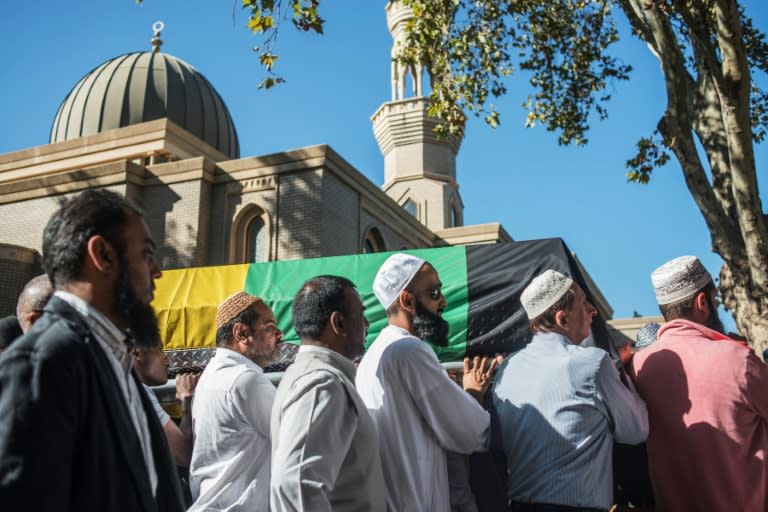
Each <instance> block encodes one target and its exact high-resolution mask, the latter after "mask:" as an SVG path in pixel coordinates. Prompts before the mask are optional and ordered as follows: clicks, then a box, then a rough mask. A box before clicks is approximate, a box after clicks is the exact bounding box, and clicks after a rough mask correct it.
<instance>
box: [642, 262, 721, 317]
mask: <svg viewBox="0 0 768 512" xmlns="http://www.w3.org/2000/svg"><path fill="white" fill-rule="evenodd" d="M651 282H652V283H653V290H654V291H655V292H656V302H658V303H659V305H661V306H663V305H664V304H673V303H675V302H679V301H681V300H685V299H688V298H690V297H693V296H694V295H695V294H696V293H697V292H699V291H700V290H701V289H702V288H704V287H705V286H706V285H707V284H709V283H711V282H712V276H711V275H709V272H707V269H705V268H704V265H702V264H701V262H700V261H699V258H697V257H696V256H680V257H679V258H675V259H673V260H670V261H668V262H666V263H665V264H663V265H662V266H660V267H659V268H657V269H656V270H654V271H653V273H652V274H651Z"/></svg>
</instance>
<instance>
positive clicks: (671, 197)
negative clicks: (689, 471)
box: [0, 0, 768, 328]
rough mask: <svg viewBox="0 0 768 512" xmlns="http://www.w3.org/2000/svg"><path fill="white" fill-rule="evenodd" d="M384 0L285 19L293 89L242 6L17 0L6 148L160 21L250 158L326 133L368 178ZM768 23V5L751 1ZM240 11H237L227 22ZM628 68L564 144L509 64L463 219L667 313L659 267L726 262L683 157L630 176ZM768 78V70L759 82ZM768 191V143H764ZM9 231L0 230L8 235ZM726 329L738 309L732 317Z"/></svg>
mask: <svg viewBox="0 0 768 512" xmlns="http://www.w3.org/2000/svg"><path fill="white" fill-rule="evenodd" d="M385 3H386V2H385V1H384V0H358V1H356V2H351V1H349V0H347V1H332V0H325V1H324V2H322V4H321V8H322V15H323V17H324V18H325V19H326V20H327V22H326V26H325V32H326V34H325V35H324V36H316V35H312V34H299V33H297V32H296V31H295V30H294V29H293V27H292V26H291V25H290V24H289V23H285V24H283V25H282V27H281V31H280V36H279V47H278V48H277V53H278V54H279V55H280V56H281V59H280V60H279V61H278V64H277V70H278V71H279V72H280V73H281V74H282V76H284V77H285V78H286V79H287V83H286V84H284V85H283V86H281V87H279V88H277V89H275V90H272V91H269V92H263V91H258V90H257V89H256V85H257V84H258V82H259V81H260V80H261V78H262V71H261V68H260V66H259V65H258V62H257V57H256V54H255V53H254V52H253V51H252V50H251V47H253V46H254V45H255V44H257V41H256V40H255V39H254V38H253V37H252V36H251V35H250V34H249V33H248V31H247V30H246V29H245V28H244V25H245V23H246V16H245V13H244V12H242V11H241V10H240V8H239V5H240V2H239V0H237V1H234V0H233V1H232V2H213V1H211V0H208V1H203V0H188V1H186V2H181V1H179V0H145V1H144V3H143V4H142V5H136V4H135V3H134V2H133V1H132V0H110V1H106V2H105V1H104V0H101V1H97V0H78V1H75V2H53V1H50V0H43V1H42V2H13V3H11V4H9V5H8V6H7V9H6V10H5V13H4V15H3V16H2V19H0V43H2V48H3V50H4V51H3V52H2V55H1V56H0V64H2V65H0V83H2V84H3V94H2V95H0V113H1V114H0V115H1V116H2V117H1V118H0V119H2V121H0V154H2V153H6V152H10V151H14V150H19V149H23V148H27V147H31V146H37V145H40V144H45V143H47V141H48V136H49V132H50V128H51V123H52V121H53V118H54V116H55V115H56V110H57V109H58V106H59V104H60V103H61V101H62V100H63V99H64V97H65V96H66V95H67V93H68V92H69V90H70V89H71V88H72V87H73V86H74V85H75V84H76V83H77V81H78V80H79V79H80V78H82V76H83V75H85V74H87V73H88V72H89V71H90V70H92V69H93V68H95V67H96V66H98V65H99V64H101V63H102V62H104V61H105V60H108V59H110V58H112V57H115V56H117V55H120V54H122V53H127V52H132V51H141V50H149V49H150V44H149V41H150V39H151V37H152V31H151V25H152V23H153V22H155V21H156V20H163V22H164V23H165V25H166V28H165V30H164V32H163V36H162V38H163V40H164V42H165V45H164V46H163V51H166V52H167V53H170V54H172V55H175V56H176V57H179V58H181V59H183V60H185V61H187V62H188V63H190V64H192V65H193V66H194V67H196V68H197V69H198V70H199V71H201V72H202V73H203V74H204V75H205V76H206V77H207V78H208V80H209V81H210V82H211V83H212V84H213V85H214V87H216V89H217V90H218V91H219V93H220V94H221V96H222V97H223V99H224V101H225V102H226V103H227V105H228V107H229V110H230V112H231V114H232V116H233V118H234V122H235V126H236V128H237V130H238V135H239V138H240V146H241V154H242V155H243V156H254V155H261V154H266V153H271V152H277V151H284V150H288V149H293V148H298V147H301V146H306V145H311V144H329V145H330V146H331V147H333V148H334V149H335V150H336V151H337V152H339V153H340V154H341V155H342V156H343V157H344V158H345V159H347V160H348V161H349V162H350V163H352V164H353V165H354V166H355V167H356V168H357V169H359V170H360V171H361V172H362V173H363V174H365V175H366V176H367V177H368V178H369V179H370V180H371V181H373V182H374V183H376V184H378V185H380V184H381V183H382V181H383V172H384V171H383V159H382V157H381V155H380V153H379V149H378V146H377V144H376V141H375V139H374V137H373V133H372V130H371V123H370V115H371V114H373V112H374V111H375V110H376V109H377V108H378V107H379V106H380V105H381V103H383V102H385V101H387V100H389V94H390V86H389V79H390V78H389V69H390V67H389V52H390V45H391V38H390V36H389V33H388V32H387V28H386V18H385V13H384V6H385ZM744 3H745V5H746V8H747V13H748V14H749V15H751V16H752V17H753V18H754V19H755V21H756V24H757V26H758V27H760V28H762V29H763V30H768V5H766V3H765V2H764V1H763V0H750V1H747V2H744ZM233 13H234V20H233ZM616 53H617V54H618V55H621V56H622V58H623V60H624V61H625V62H626V63H629V64H632V66H633V67H634V71H633V73H632V77H631V81H630V82H624V83H619V84H617V85H616V87H615V91H614V94H613V99H612V101H611V102H610V103H609V105H608V109H609V118H608V120H607V121H605V122H602V123H597V122H596V123H594V125H593V129H592V131H591V132H590V134H589V140H590V143H589V144H588V145H587V146H586V147H582V148H576V147H559V146H558V145H557V142H556V135H555V134H553V133H549V132H547V131H546V130H544V129H543V128H534V129H526V128H524V126H523V123H524V119H525V111H524V110H523V109H522V108H521V104H522V103H523V102H524V101H525V99H526V97H527V94H528V92H529V90H528V88H527V87H526V85H527V81H526V79H525V77H524V76H523V75H521V74H515V75H513V76H512V77H511V79H510V82H509V86H510V87H509V93H508V94H507V96H506V97H505V98H503V99H502V100H501V101H498V102H497V103H496V104H497V107H498V109H499V110H500V111H501V112H502V124H501V126H500V127H499V128H497V129H496V130H492V129H491V128H488V127H487V126H485V125H484V123H482V122H481V121H479V120H472V121H471V122H470V123H469V126H468V129H467V135H466V138H465V140H464V142H463V144H462V147H461V151H460V153H459V157H458V162H457V169H458V171H457V172H458V181H459V185H460V193H461V195H462V199H463V201H464V207H465V210H464V220H465V223H466V224H477V223H486V222H501V223H502V224H503V225H504V227H505V228H506V229H507V231H508V232H509V233H510V234H511V235H512V237H513V238H515V239H516V240H526V239H533V238H544V237H553V236H559V237H562V238H563V239H564V240H565V241H566V243H567V244H568V246H569V247H570V249H571V250H572V251H573V252H574V253H576V255H577V256H578V258H579V259H580V260H581V261H582V262H583V263H584V265H585V267H586V268H587V270H588V271H589V273H590V274H591V275H592V277H593V279H594V280H595V282H596V283H597V284H598V286H599V287H600V289H601V290H602V292H603V293H604V295H605V296H606V297H607V298H608V300H609V302H610V303H611V305H612V306H613V308H614V310H615V312H614V318H622V317H627V316H631V315H632V313H633V311H638V312H640V313H641V314H644V315H655V314H657V311H658V310H657V307H656V304H655V300H654V296H653V290H652V288H651V285H650V277H649V276H650V273H651V272H652V271H653V269H654V268H656V267H657V266H658V265H660V264H661V263H663V262H664V261H666V260H668V259H671V258H673V257H675V256H679V255H683V254H694V255H697V256H699V257H701V258H702V261H703V262H704V264H705V265H706V266H707V268H708V269H709V270H710V272H712V273H713V274H717V272H718V271H719V266H720V260H719V258H718V257H717V256H716V255H714V254H712V253H711V252H710V249H709V248H710V240H709V233H708V232H707V230H706V228H705V225H704V222H703V220H702V218H701V215H700V213H699V212H698V210H697V209H696V206H695V204H694V202H693V199H692V198H691V196H690V195H689V193H688V191H687V189H686V188H685V185H684V182H683V179H682V174H681V172H680V169H679V166H678V165H677V164H676V163H675V162H674V161H673V162H672V163H671V164H669V165H668V166H667V167H665V168H664V169H662V170H660V171H657V173H656V174H655V175H654V177H653V179H652V181H651V184H650V185H648V186H640V185H635V184H630V183H627V181H626V177H625V172H626V171H625V168H624V162H625V161H626V160H627V158H629V157H630V156H632V154H633V149H634V144H635V142H636V141H637V139H638V138H639V137H641V136H646V135H649V134H650V133H651V132H652V131H653V129H654V127H655V125H656V123H657V121H658V119H659V117H660V115H661V114H662V112H663V108H664V103H665V98H664V90H663V82H662V78H661V74H660V72H659V66H658V63H657V62H656V60H655V59H654V58H653V56H652V55H651V54H650V52H649V51H648V50H647V49H646V47H645V46H644V45H643V44H641V43H640V42H639V41H637V40H635V39H632V38H631V37H630V36H628V34H627V33H626V32H625V38H624V41H622V42H621V43H620V44H619V45H618V46H617V49H616ZM756 78H757V79H758V80H759V81H761V83H763V84H765V83H766V77H765V76H758V77H756ZM756 155H757V168H758V179H759V181H760V186H761V190H762V191H763V194H762V196H763V198H764V200H765V190H766V187H768V176H766V175H767V174H768V173H767V172H766V169H767V168H768V156H767V154H766V147H765V144H763V145H760V146H757V147H756ZM0 236H1V231H0ZM724 320H727V323H726V325H727V327H729V328H732V326H733V322H732V321H730V315H727V314H726V315H724Z"/></svg>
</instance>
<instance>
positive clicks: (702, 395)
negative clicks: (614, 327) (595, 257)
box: [631, 320, 768, 512]
mask: <svg viewBox="0 0 768 512" xmlns="http://www.w3.org/2000/svg"><path fill="white" fill-rule="evenodd" d="M631 373H632V377H633V379H634V381H635V384H636V385H637V389H638V391H639V392H640V395H641V396H642V397H643V398H644V399H645V402H646V404H647V406H648V417H649V424H650V432H649V435H648V458H649V466H650V472H651V480H652V481H653V486H654V492H655V494H656V505H657V511H659V512H664V511H683V510H685V511H688V510H691V511H693V510H707V511H724V512H725V511H727V512H732V511H766V510H768V461H767V460H766V455H767V452H768V366H766V365H765V364H764V363H763V362H762V361H760V360H759V359H758V358H757V357H756V356H755V354H754V352H753V351H752V349H750V348H749V347H748V346H747V344H746V343H742V342H739V341H735V340H732V339H731V338H728V337H727V336H724V335H722V334H720V333H718V332H715V331H713V330H711V329H708V328H707V327H704V326H703V325H699V324H696V323H693V322H689V321H687V320H673V321H671V322H669V323H667V324H665V325H664V326H663V327H662V328H661V329H660V330H659V333H658V340H657V341H656V342H655V343H654V344H652V345H651V346H650V347H648V348H646V349H644V350H641V351H640V352H638V353H637V354H635V356H634V358H633V361H632V368H631Z"/></svg>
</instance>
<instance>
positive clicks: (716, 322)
mask: <svg viewBox="0 0 768 512" xmlns="http://www.w3.org/2000/svg"><path fill="white" fill-rule="evenodd" d="M707 302H709V318H707V327H709V328H710V329H712V330H713V331H717V332H719V333H720V334H725V326H724V325H723V322H722V321H721V320H720V316H718V314H717V308H716V307H715V304H714V301H713V300H712V298H711V297H707Z"/></svg>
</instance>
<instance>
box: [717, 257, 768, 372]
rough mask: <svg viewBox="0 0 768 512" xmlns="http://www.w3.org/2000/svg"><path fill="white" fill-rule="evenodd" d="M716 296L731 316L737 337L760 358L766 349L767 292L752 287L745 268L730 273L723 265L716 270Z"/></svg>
mask: <svg viewBox="0 0 768 512" xmlns="http://www.w3.org/2000/svg"><path fill="white" fill-rule="evenodd" d="M720 297H721V299H722V302H723V306H724V307H725V308H726V309H727V310H729V311H731V313H732V314H733V318H734V320H736V325H737V326H738V327H739V331H740V334H741V335H742V336H745V337H746V338H747V340H748V341H749V342H750V345H751V346H752V348H754V349H755V352H756V353H757V354H758V356H760V357H762V354H763V350H765V349H766V348H768V290H758V289H756V288H755V286H754V283H753V282H752V280H751V279H750V276H749V271H748V269H746V272H745V271H743V270H742V271H738V270H734V269H732V268H731V267H730V266H729V265H728V264H727V263H726V264H724V265H723V267H722V268H721V269H720Z"/></svg>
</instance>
